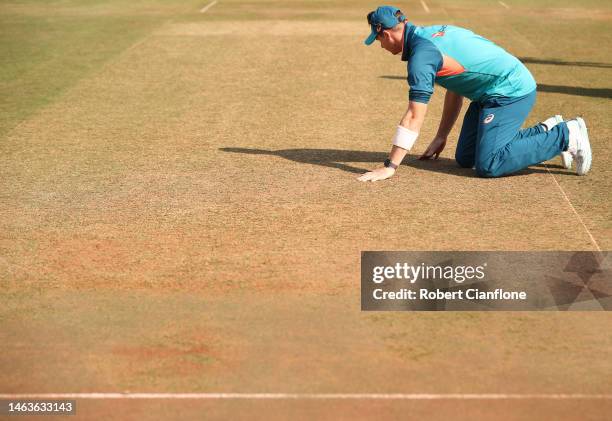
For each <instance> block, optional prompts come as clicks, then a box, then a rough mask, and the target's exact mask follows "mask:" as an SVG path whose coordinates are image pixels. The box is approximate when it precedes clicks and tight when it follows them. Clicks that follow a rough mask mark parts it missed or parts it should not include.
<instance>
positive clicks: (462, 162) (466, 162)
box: [455, 151, 474, 168]
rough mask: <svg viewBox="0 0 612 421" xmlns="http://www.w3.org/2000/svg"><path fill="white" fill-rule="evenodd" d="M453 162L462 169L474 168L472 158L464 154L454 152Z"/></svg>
mask: <svg viewBox="0 0 612 421" xmlns="http://www.w3.org/2000/svg"><path fill="white" fill-rule="evenodd" d="M455 161H457V164H459V166H460V167H462V168H472V167H473V166H474V157H473V156H469V155H466V154H462V153H459V151H457V152H455Z"/></svg>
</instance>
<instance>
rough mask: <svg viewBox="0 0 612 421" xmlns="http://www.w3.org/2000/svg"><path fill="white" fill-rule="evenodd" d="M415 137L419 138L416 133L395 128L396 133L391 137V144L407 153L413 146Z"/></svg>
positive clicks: (403, 128)
mask: <svg viewBox="0 0 612 421" xmlns="http://www.w3.org/2000/svg"><path fill="white" fill-rule="evenodd" d="M417 137H419V134H418V133H417V132H413V131H412V130H410V129H407V128H405V127H402V126H397V131H396V132H395V136H393V144H394V145H395V146H398V147H400V148H402V149H406V150H407V151H409V150H410V149H412V145H414V142H415V141H416V140H417Z"/></svg>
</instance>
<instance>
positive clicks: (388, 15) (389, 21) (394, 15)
mask: <svg viewBox="0 0 612 421" xmlns="http://www.w3.org/2000/svg"><path fill="white" fill-rule="evenodd" d="M405 20H406V16H404V14H403V13H402V11H401V10H399V9H398V8H397V7H393V6H380V7H379V8H378V9H376V10H374V11H373V12H370V13H368V23H369V24H370V28H371V29H372V33H370V35H369V36H368V37H367V38H366V39H365V41H364V44H365V45H370V44H372V43H373V42H374V40H375V39H376V36H377V35H378V34H379V33H380V32H381V31H382V30H384V29H390V28H393V27H394V26H395V25H397V24H398V23H401V22H404V21H405Z"/></svg>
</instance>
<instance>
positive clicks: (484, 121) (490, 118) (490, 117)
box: [482, 114, 495, 124]
mask: <svg viewBox="0 0 612 421" xmlns="http://www.w3.org/2000/svg"><path fill="white" fill-rule="evenodd" d="M494 118H495V114H489V115H488V116H486V117H485V119H484V120H482V122H483V123H484V124H489V123H490V122H492V121H493V119H494Z"/></svg>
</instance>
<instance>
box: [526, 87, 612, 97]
mask: <svg viewBox="0 0 612 421" xmlns="http://www.w3.org/2000/svg"><path fill="white" fill-rule="evenodd" d="M538 92H552V93H556V94H567V95H578V96H588V97H592V98H607V99H610V98H612V89H609V88H583V87H581V86H560V85H538Z"/></svg>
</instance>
